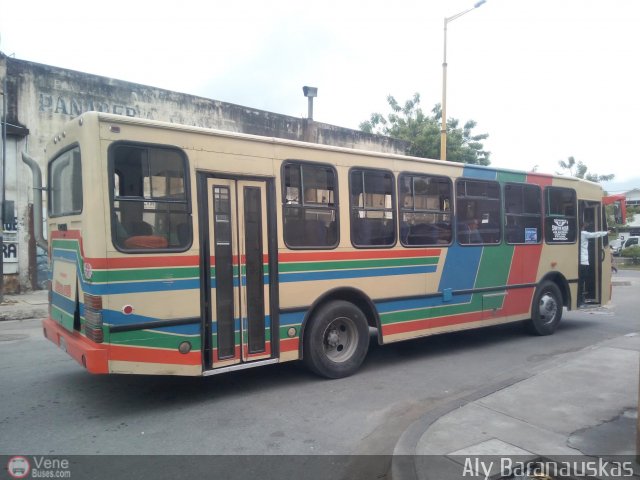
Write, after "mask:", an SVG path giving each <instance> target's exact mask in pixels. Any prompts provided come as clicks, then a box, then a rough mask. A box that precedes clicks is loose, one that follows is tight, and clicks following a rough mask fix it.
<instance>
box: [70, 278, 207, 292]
mask: <svg viewBox="0 0 640 480" xmlns="http://www.w3.org/2000/svg"><path fill="white" fill-rule="evenodd" d="M83 288H84V289H85V291H86V292H88V293H91V294H93V295H117V294H121V293H141V292H168V291H172V290H198V289H200V280H199V279H197V278H188V279H184V280H158V281H149V282H122V283H109V284H90V283H89V284H84V283H83Z"/></svg>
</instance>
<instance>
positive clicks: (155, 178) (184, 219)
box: [109, 144, 192, 251]
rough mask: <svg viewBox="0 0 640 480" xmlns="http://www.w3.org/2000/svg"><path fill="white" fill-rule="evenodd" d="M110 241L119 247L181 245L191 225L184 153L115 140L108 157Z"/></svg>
mask: <svg viewBox="0 0 640 480" xmlns="http://www.w3.org/2000/svg"><path fill="white" fill-rule="evenodd" d="M109 174H110V176H111V179H112V185H111V188H112V195H111V199H112V202H111V212H112V215H111V216H112V224H111V231H112V238H113V243H114V245H115V246H116V247H117V248H118V249H119V250H123V251H129V250H130V251H138V250H156V251H157V250H186V249H187V248H188V247H189V246H190V245H191V239H192V228H191V216H190V211H189V202H188V200H187V188H186V186H187V185H186V178H187V176H186V159H185V158H184V155H183V154H182V153H181V152H180V151H179V150H176V149H173V148H159V147H150V146H140V145H122V144H118V145H116V146H114V147H112V150H111V157H110V163H109Z"/></svg>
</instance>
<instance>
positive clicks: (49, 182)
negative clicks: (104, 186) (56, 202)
mask: <svg viewBox="0 0 640 480" xmlns="http://www.w3.org/2000/svg"><path fill="white" fill-rule="evenodd" d="M76 148H77V149H78V153H79V154H80V181H81V185H80V191H81V192H82V202H81V206H80V210H73V211H71V212H64V213H57V214H53V213H51V207H52V206H53V203H52V198H51V197H52V194H53V182H52V180H51V174H52V171H53V169H52V168H51V165H52V164H53V162H55V161H56V160H58V159H59V158H60V157H61V156H62V155H64V154H65V153H67V152H69V151H71V150H74V149H76ZM83 175H84V174H83V168H82V149H81V148H80V144H79V143H78V142H75V143H73V144H71V145H69V146H68V147H67V148H65V149H64V150H61V151H60V152H58V154H57V155H56V156H55V157H53V158H52V159H51V160H49V162H48V163H47V216H48V217H49V218H59V217H67V216H75V215H81V214H82V212H83V211H84V179H83Z"/></svg>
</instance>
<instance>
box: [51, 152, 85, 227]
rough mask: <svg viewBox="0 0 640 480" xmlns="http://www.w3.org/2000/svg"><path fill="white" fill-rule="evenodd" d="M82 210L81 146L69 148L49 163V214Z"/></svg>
mask: <svg viewBox="0 0 640 480" xmlns="http://www.w3.org/2000/svg"><path fill="white" fill-rule="evenodd" d="M80 212H82V166H81V163H80V148H79V147H75V148H72V149H71V150H67V151H66V152H64V153H62V154H61V155H59V156H57V157H56V158H54V159H53V160H52V161H51V163H50V164H49V216H50V217H59V216H61V215H77V214H79V213H80Z"/></svg>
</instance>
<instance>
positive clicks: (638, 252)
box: [620, 245, 640, 265]
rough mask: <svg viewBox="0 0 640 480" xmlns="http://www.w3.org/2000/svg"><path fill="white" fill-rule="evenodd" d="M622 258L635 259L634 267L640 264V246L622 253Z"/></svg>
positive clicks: (626, 249)
mask: <svg viewBox="0 0 640 480" xmlns="http://www.w3.org/2000/svg"><path fill="white" fill-rule="evenodd" d="M620 256H622V257H627V258H631V259H633V264H634V265H639V264H640V245H634V246H633V247H629V248H625V249H624V250H622V252H620Z"/></svg>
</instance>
